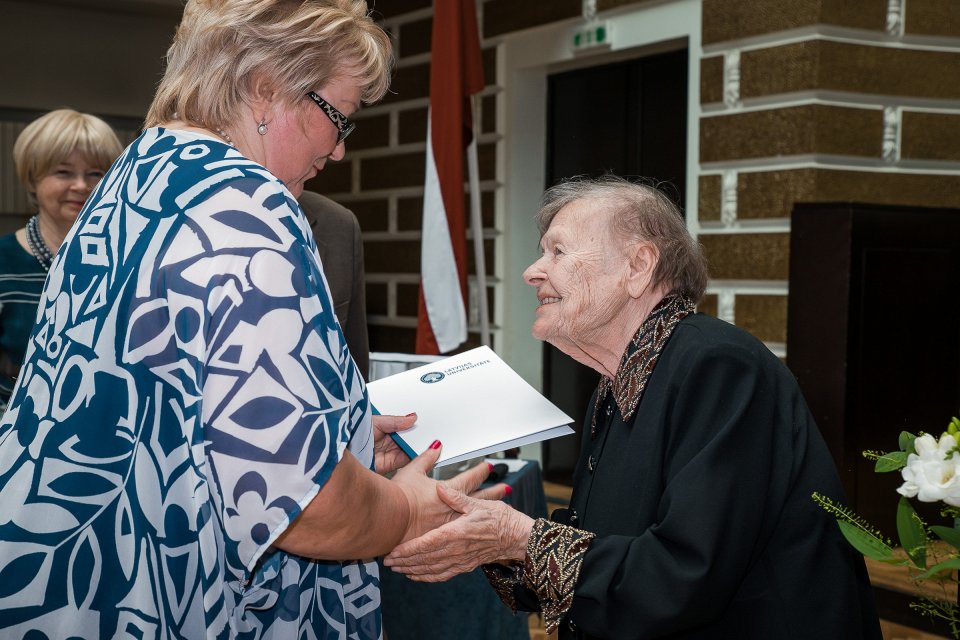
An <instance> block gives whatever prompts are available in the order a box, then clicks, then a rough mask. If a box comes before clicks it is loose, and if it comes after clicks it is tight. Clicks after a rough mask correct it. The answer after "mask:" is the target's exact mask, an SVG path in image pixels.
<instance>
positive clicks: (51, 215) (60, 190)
mask: <svg viewBox="0 0 960 640" xmlns="http://www.w3.org/2000/svg"><path fill="white" fill-rule="evenodd" d="M103 173H104V172H103V169H101V168H100V167H96V166H93V165H92V164H90V162H89V161H88V160H87V159H86V157H84V156H83V155H82V154H81V153H80V152H79V151H73V152H72V153H71V154H70V155H68V156H67V157H66V158H64V159H63V161H61V162H60V163H59V164H57V165H56V166H55V167H53V169H52V170H51V171H50V173H48V174H47V175H45V176H43V177H42V178H40V179H39V180H38V181H37V183H36V184H35V185H34V189H35V196H36V199H37V206H38V208H39V213H40V216H41V217H42V218H45V219H46V220H47V221H48V223H51V224H53V225H55V226H57V227H59V228H61V229H69V228H70V226H71V225H72V224H73V222H74V221H75V220H76V219H77V214H78V213H80V209H82V208H83V205H84V203H85V202H86V201H87V198H88V197H89V196H90V192H91V191H93V188H94V187H95V186H96V185H97V183H98V182H100V179H101V178H102V177H103Z"/></svg>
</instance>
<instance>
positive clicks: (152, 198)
mask: <svg viewBox="0 0 960 640" xmlns="http://www.w3.org/2000/svg"><path fill="white" fill-rule="evenodd" d="M372 445H373V442H372V432H371V426H370V411H369V405H368V402H367V397H366V391H365V389H364V386H363V382H362V379H361V377H360V375H359V372H358V370H357V369H356V367H355V365H354V364H353V360H352V359H351V358H350V355H349V353H348V351H347V348H346V345H345V342H344V339H343V335H342V333H341V331H340V327H339V325H338V324H337V322H336V319H335V316H334V312H333V308H332V303H331V300H330V295H329V291H328V288H327V284H326V281H325V279H324V276H323V272H322V270H321V267H320V263H319V259H318V258H317V254H316V248H315V245H314V243H313V239H312V236H311V233H310V229H309V226H308V224H307V222H306V220H305V219H304V217H303V214H302V212H301V211H300V209H299V207H298V205H297V204H296V201H295V200H294V198H293V196H292V194H291V193H290V192H289V191H288V190H287V189H286V188H285V187H284V186H283V185H282V184H281V183H280V182H279V181H277V180H276V179H275V178H274V177H273V176H272V175H271V174H269V173H268V172H267V171H266V170H265V169H264V168H263V167H261V166H260V165H258V164H255V163H253V162H251V161H249V160H247V159H245V158H244V157H242V156H241V155H240V154H239V153H238V152H237V151H235V150H234V149H233V148H231V147H229V146H227V145H224V144H223V143H221V142H219V141H216V140H214V139H212V138H208V137H206V136H202V135H199V134H193V133H186V132H174V131H169V130H163V129H148V130H147V131H146V132H145V133H144V134H143V135H142V136H141V137H140V138H139V139H138V140H136V141H135V142H134V143H133V144H132V145H131V146H130V147H129V148H128V149H127V150H126V151H125V152H124V155H123V156H121V158H120V159H119V160H118V161H117V163H116V164H115V165H114V166H113V167H112V168H111V170H110V171H109V172H108V173H107V175H106V176H105V177H104V179H103V180H102V181H101V182H100V184H99V185H98V188H97V190H96V192H95V193H94V194H93V195H92V197H91V198H90V200H89V201H88V203H87V206H86V207H85V209H84V211H83V212H82V213H81V215H80V218H79V220H78V222H77V224H76V225H75V226H74V228H73V230H72V232H71V234H70V235H69V236H68V238H67V240H66V242H65V243H64V246H63V248H62V249H61V250H60V252H59V254H58V256H57V257H56V259H55V262H54V265H53V268H52V269H51V271H50V276H49V279H48V281H47V284H46V288H45V290H44V294H43V297H42V299H41V302H40V315H39V317H38V323H37V325H36V327H35V328H34V331H33V335H32V337H31V341H30V345H29V347H28V351H27V355H26V361H25V363H24V367H23V370H22V372H21V375H20V378H19V380H18V383H17V386H16V387H15V389H14V393H13V397H12V400H11V404H10V408H9V410H8V412H7V413H6V415H5V416H4V417H3V420H2V422H0V636H2V637H27V636H29V637H36V638H42V637H49V638H61V637H74V638H90V639H94V638H113V637H119V638H128V637H130V638H155V637H164V638H256V639H270V638H379V637H380V636H381V630H380V619H379V578H378V574H377V569H376V565H375V563H372V562H367V563H364V562H345V563H341V562H316V561H311V560H308V559H305V558H301V557H297V556H294V555H290V554H287V553H285V552H283V551H280V550H278V549H275V548H273V547H272V546H271V545H272V544H273V543H274V541H275V540H276V539H277V538H278V537H279V536H280V535H281V534H282V533H283V532H284V530H285V529H286V528H287V527H288V526H289V525H290V523H291V522H292V521H293V519H294V518H296V517H297V515H298V514H299V513H300V512H301V510H302V509H304V508H305V507H306V506H307V504H309V502H310V500H311V499H312V498H313V497H314V496H315V495H316V494H317V492H318V491H319V490H320V488H321V487H322V486H323V484H324V483H325V482H326V480H327V479H328V478H329V477H330V474H331V473H332V472H333V469H334V466H335V465H336V463H337V461H338V460H339V459H340V458H341V457H342V455H343V453H344V451H345V449H346V448H347V447H348V446H349V448H350V450H351V451H352V452H353V453H354V455H356V456H357V457H358V459H360V461H361V462H362V463H364V464H367V465H368V466H369V465H372V458H373V451H372ZM38 632H39V634H38Z"/></svg>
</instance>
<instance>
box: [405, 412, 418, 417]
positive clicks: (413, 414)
mask: <svg viewBox="0 0 960 640" xmlns="http://www.w3.org/2000/svg"><path fill="white" fill-rule="evenodd" d="M415 415H417V412H416V411H414V412H413V413H408V414H407V415H405V416H404V418H412V417H413V416H415Z"/></svg>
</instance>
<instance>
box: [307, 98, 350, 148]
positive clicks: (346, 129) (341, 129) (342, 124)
mask: <svg viewBox="0 0 960 640" xmlns="http://www.w3.org/2000/svg"><path fill="white" fill-rule="evenodd" d="M307 97H308V98H310V99H311V100H313V101H314V102H316V103H317V106H318V107H320V108H321V109H323V112H324V113H325V114H327V117H328V118H330V122H332V123H333V126H335V127H336V128H337V144H340V143H341V142H343V141H344V140H346V139H347V136H348V135H350V134H351V133H353V130H354V129H355V128H356V127H357V124H356V123H355V122H350V121H349V120H347V116H345V115H343V114H342V113H340V112H339V111H338V110H337V108H336V107H335V106H333V105H332V104H330V103H329V102H327V101H326V100H324V99H323V98H321V97H320V96H318V95H317V94H315V93H314V92H313V91H307Z"/></svg>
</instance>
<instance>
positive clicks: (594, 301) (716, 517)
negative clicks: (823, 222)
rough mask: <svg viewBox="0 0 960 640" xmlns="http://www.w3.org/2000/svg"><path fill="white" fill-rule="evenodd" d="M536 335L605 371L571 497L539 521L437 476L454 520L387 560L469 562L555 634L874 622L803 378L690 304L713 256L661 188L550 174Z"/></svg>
mask: <svg viewBox="0 0 960 640" xmlns="http://www.w3.org/2000/svg"><path fill="white" fill-rule="evenodd" d="M538 223H539V226H540V232H541V234H542V238H541V243H540V244H541V247H542V250H543V255H542V256H541V257H540V258H539V259H538V260H537V261H536V262H534V263H533V264H532V265H530V267H529V268H528V269H527V270H526V272H525V273H524V279H525V280H526V282H527V283H528V284H530V285H531V286H533V287H534V288H535V289H536V291H537V300H538V307H537V312H536V320H535V321H534V324H533V335H534V337H536V338H538V339H540V340H546V341H547V342H549V343H551V344H553V345H554V346H556V347H557V348H559V349H560V350H562V351H563V352H564V353H567V354H568V355H570V356H571V357H573V358H574V359H576V360H577V361H579V362H582V363H584V364H586V365H587V366H590V367H592V368H593V369H596V370H597V371H599V372H600V373H601V374H602V376H603V377H602V379H601V382H600V385H599V388H598V389H597V391H596V393H595V395H594V397H593V399H592V401H591V404H590V406H591V407H592V410H591V411H590V413H589V415H588V416H587V417H586V420H585V422H584V430H583V442H582V448H581V454H580V460H579V463H578V467H577V470H576V473H575V475H574V481H573V484H574V487H573V495H572V497H571V501H570V508H569V509H568V510H562V511H560V512H558V513H555V514H554V516H553V520H552V521H547V520H543V519H540V520H533V519H531V518H529V517H528V516H526V515H524V514H523V513H520V512H518V511H515V510H512V509H510V508H509V507H508V506H507V505H505V504H502V503H495V502H494V503H491V502H483V501H478V500H473V499H471V498H469V497H467V496H464V495H462V494H459V493H457V492H455V491H450V490H447V489H445V488H441V489H440V492H441V495H442V497H443V498H444V499H445V500H446V501H447V502H448V503H449V504H450V505H451V506H452V507H453V508H454V509H455V510H457V511H459V512H461V513H463V514H464V517H462V518H460V519H458V520H456V521H453V522H451V523H450V524H447V525H445V526H444V527H441V528H440V529H437V530H435V531H433V532H431V533H428V534H426V535H424V536H423V537H421V538H419V539H416V540H413V541H409V542H407V543H405V544H403V545H401V546H400V547H398V548H397V549H396V550H394V551H393V553H391V554H390V556H388V558H387V560H386V564H387V565H388V566H391V567H392V568H393V570H395V571H399V572H402V573H405V574H407V575H408V576H410V577H411V578H412V579H414V580H424V581H433V580H444V579H447V578H449V577H451V576H453V575H455V574H458V573H461V572H464V571H468V570H470V569H473V568H475V567H477V566H479V565H485V566H484V569H485V571H486V572H487V575H488V577H489V578H490V580H491V582H492V583H493V585H494V587H495V588H496V589H497V590H498V592H499V593H500V595H501V597H502V598H503V600H504V601H505V602H506V603H507V604H509V605H510V606H512V607H514V609H523V610H533V611H542V612H543V614H544V617H545V620H546V624H547V629H548V631H552V630H553V629H555V628H557V627H559V629H560V631H559V637H560V638H617V639H623V638H667V637H669V638H711V639H715V638H738V639H756V640H761V639H768V638H818V639H826V638H831V639H834V638H836V639H839V638H844V639H845V640H853V639H856V638H879V637H880V630H879V624H878V621H877V617H876V614H875V611H874V606H873V602H872V596H871V593H870V590H869V582H868V580H867V577H866V572H865V569H864V565H863V560H862V558H860V557H858V556H857V555H856V554H855V553H854V552H853V551H852V550H851V549H850V548H849V547H848V545H846V543H845V542H844V540H843V539H842V538H841V536H840V534H839V531H838V528H837V526H836V524H835V522H834V521H833V518H832V517H831V516H830V515H828V514H826V513H825V512H823V511H822V510H821V509H820V508H819V507H818V506H817V505H816V504H815V503H814V502H813V500H812V499H811V494H812V493H813V492H814V491H819V492H821V493H824V494H826V495H828V496H833V497H837V498H839V497H840V496H841V494H842V489H841V486H840V482H839V479H838V476H837V473H836V470H835V468H834V466H833V463H832V461H831V458H830V454H829V452H828V451H827V448H826V446H825V444H824V441H823V439H822V438H821V436H820V433H819V432H818V430H817V426H816V424H815V423H814V421H813V418H812V417H811V415H810V412H809V410H808V409H807V406H806V404H805V402H804V400H803V398H802V396H801V394H800V390H799V388H798V387H797V383H796V381H795V379H794V377H793V376H792V375H791V374H790V372H789V371H788V370H787V369H786V367H784V366H783V364H782V363H781V362H780V361H779V360H778V359H777V358H776V357H775V356H774V355H773V354H772V353H771V352H770V351H769V350H768V349H767V348H766V347H765V346H764V345H763V344H762V343H760V342H759V341H757V340H756V339H754V338H753V337H752V336H750V335H749V334H747V333H745V332H744V331H741V330H740V329H737V328H736V327H734V326H732V325H730V324H728V323H726V322H722V321H720V320H717V319H715V318H712V317H708V316H705V315H702V314H697V313H695V312H694V305H695V304H696V302H697V301H698V300H699V299H700V297H701V296H702V295H703V292H704V287H705V285H706V279H707V274H706V267H705V261H704V258H703V256H702V254H701V251H700V248H699V246H698V244H697V243H696V242H695V241H694V240H693V239H692V238H691V237H690V235H689V233H688V232H687V229H686V227H685V225H684V222H683V219H682V216H681V215H680V212H679V210H678V209H677V208H676V206H675V205H673V203H672V202H670V200H669V199H668V198H666V197H665V196H664V195H663V194H662V193H660V192H659V191H658V190H656V189H654V188H651V187H648V186H642V185H635V184H631V183H629V182H627V181H624V180H621V179H618V178H614V177H607V178H602V179H599V180H575V181H572V182H567V183H563V184H560V185H558V186H556V187H553V188H551V189H550V190H549V191H547V193H546V194H545V196H544V203H543V206H542V208H541V210H540V212H539V214H538Z"/></svg>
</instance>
